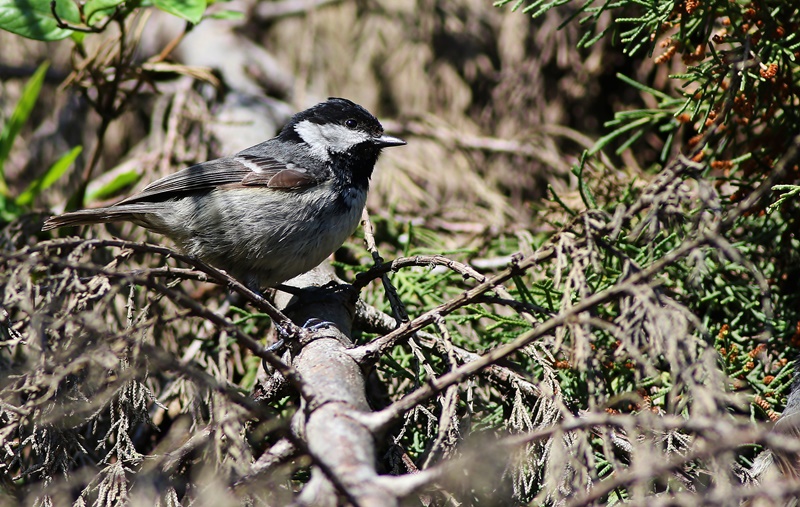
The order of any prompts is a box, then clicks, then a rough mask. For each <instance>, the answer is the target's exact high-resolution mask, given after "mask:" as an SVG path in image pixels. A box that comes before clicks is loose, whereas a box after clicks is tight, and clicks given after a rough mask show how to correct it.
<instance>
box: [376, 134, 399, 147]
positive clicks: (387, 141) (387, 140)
mask: <svg viewBox="0 0 800 507" xmlns="http://www.w3.org/2000/svg"><path fill="white" fill-rule="evenodd" d="M372 144H374V145H375V146H377V147H378V148H389V147H391V146H403V145H404V144H406V142H405V141H403V140H402V139H400V138H398V137H392V136H386V135H383V136H380V137H375V138H373V139H372Z"/></svg>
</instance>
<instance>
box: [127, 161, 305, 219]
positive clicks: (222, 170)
mask: <svg viewBox="0 0 800 507" xmlns="http://www.w3.org/2000/svg"><path fill="white" fill-rule="evenodd" d="M317 183H318V180H317V179H316V178H314V177H313V176H312V175H311V174H310V173H308V172H307V171H305V170H304V169H302V168H299V167H295V166H293V165H290V166H289V167H287V164H285V163H283V162H280V161H278V160H276V159H274V158H271V157H265V156H253V155H242V154H239V155H236V156H235V157H230V158H221V159H218V160H212V161H209V162H204V163H202V164H197V165H195V166H192V167H188V168H186V169H183V170H182V171H178V172H176V173H174V174H170V175H169V176H165V177H164V178H161V179H160V180H157V181H154V182H153V183H151V184H149V185H147V186H146V187H145V188H144V189H143V190H142V191H141V192H139V193H138V194H134V195H132V196H130V197H128V198H127V199H124V200H122V201H120V202H118V203H117V204H115V205H114V206H120V205H126V204H133V203H138V202H158V201H165V200H167V199H171V198H174V197H180V196H182V195H186V194H189V193H193V192H200V191H203V190H211V189H214V188H216V187H223V188H233V187H238V186H267V187H270V188H276V189H287V190H288V189H295V188H302V187H307V186H311V185H315V184H317Z"/></svg>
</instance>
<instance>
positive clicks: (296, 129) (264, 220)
mask: <svg viewBox="0 0 800 507" xmlns="http://www.w3.org/2000/svg"><path fill="white" fill-rule="evenodd" d="M404 144H406V142H405V141H403V140H402V139H398V138H396V137H392V136H388V135H385V134H384V132H383V126H382V125H381V124H380V122H379V121H378V120H377V118H375V117H374V116H373V115H372V114H370V113H369V112H368V111H367V110H366V109H364V108H363V107H361V106H359V105H358V104H355V103H353V102H351V101H349V100H347V99H341V98H334V97H332V98H329V99H328V100H327V101H325V102H322V103H320V104H317V105H316V106H314V107H312V108H310V109H307V110H305V111H302V112H300V113H297V114H295V115H294V116H293V117H292V118H291V119H290V120H289V123H288V124H286V126H285V127H283V129H282V130H281V132H280V133H279V134H278V136H277V137H274V138H273V139H270V140H268V141H265V142H263V143H261V144H257V145H255V146H253V147H251V148H247V149H246V150H243V151H240V152H239V153H237V154H236V155H234V156H232V157H225V158H220V159H216V160H211V161H208V162H203V163H201V164H197V165H194V166H192V167H189V168H187V169H183V170H182V171H179V172H177V173H175V174H171V175H169V176H166V177H164V178H162V179H160V180H157V181H155V182H153V183H151V184H149V185H148V186H146V187H145V188H144V189H143V190H142V191H141V192H139V193H138V194H135V195H132V196H130V197H128V198H127V199H124V200H122V201H120V202H118V203H116V204H113V205H111V206H109V207H107V208H96V209H85V210H80V211H75V212H72V213H65V214H63V215H58V216H54V217H50V218H49V219H48V220H47V221H45V223H44V226H43V227H42V230H45V231H46V230H50V229H55V228H57V227H65V226H74V225H87V224H96V223H107V222H121V221H128V222H132V223H134V224H137V225H140V226H142V227H144V228H146V229H150V230H152V231H155V232H157V233H159V234H163V235H164V236H167V237H168V238H170V239H172V240H173V241H174V242H175V243H176V244H177V245H178V247H179V248H180V249H181V250H183V251H184V252H185V253H187V254H189V255H193V256H195V257H197V258H199V259H201V260H203V261H206V262H208V263H210V264H212V265H214V266H216V267H218V268H221V269H224V270H225V271H227V272H228V273H230V274H231V275H233V276H235V277H236V278H238V279H239V280H241V281H242V282H244V283H245V284H246V285H247V286H248V287H250V288H251V289H254V290H260V289H261V288H266V287H272V286H275V285H277V284H280V283H281V282H284V281H286V280H289V279H290V278H293V277H295V276H297V275H299V274H302V273H305V272H306V271H309V270H310V269H312V268H314V267H315V266H317V265H318V264H320V263H321V262H322V261H323V260H325V259H326V258H327V257H328V256H329V255H330V254H331V253H333V252H334V251H335V250H336V249H337V248H339V247H340V246H341V245H342V243H344V241H345V240H346V239H347V238H348V237H349V236H350V235H351V234H352V233H353V232H354V231H355V229H356V227H357V226H358V223H359V220H360V218H361V212H362V210H363V209H364V206H365V204H366V200H367V190H368V188H369V179H370V177H371V176H372V171H373V169H374V168H375V163H376V162H377V160H378V156H379V155H380V153H381V150H382V149H383V148H388V147H391V146H402V145H404Z"/></svg>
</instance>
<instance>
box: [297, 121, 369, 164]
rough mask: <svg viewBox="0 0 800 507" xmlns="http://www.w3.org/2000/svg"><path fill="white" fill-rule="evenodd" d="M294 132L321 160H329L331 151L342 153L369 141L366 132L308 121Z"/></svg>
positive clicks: (299, 125)
mask: <svg viewBox="0 0 800 507" xmlns="http://www.w3.org/2000/svg"><path fill="white" fill-rule="evenodd" d="M294 130H295V132H297V134H298V135H299V136H300V137H301V138H302V139H303V141H305V142H306V144H308V146H309V148H311V154H312V155H314V156H315V157H317V158H319V159H320V160H328V159H329V158H330V157H329V155H328V152H329V151H330V152H334V153H342V152H345V151H347V150H349V149H350V148H352V147H353V146H355V145H357V144H360V143H363V142H365V141H368V140H369V135H368V134H366V133H365V132H360V131H358V130H350V129H349V128H347V127H343V126H341V125H318V124H316V123H312V122H310V121H308V120H305V121H301V122H300V123H298V124H297V125H295V127H294Z"/></svg>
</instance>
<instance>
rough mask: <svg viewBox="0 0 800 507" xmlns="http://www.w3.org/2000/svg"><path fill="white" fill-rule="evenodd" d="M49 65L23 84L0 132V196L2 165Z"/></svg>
mask: <svg viewBox="0 0 800 507" xmlns="http://www.w3.org/2000/svg"><path fill="white" fill-rule="evenodd" d="M0 1H1V0H0ZM49 65H50V64H49V63H48V62H44V63H43V64H41V65H39V68H38V69H36V72H34V73H33V76H31V78H30V79H29V80H28V82H27V83H25V87H24V88H23V89H22V96H21V97H20V98H19V102H17V105H16V107H15V108H14V112H12V113H11V117H10V118H9V119H8V121H6V124H5V125H3V130H2V131H1V132H0V194H2V195H6V196H7V195H8V186H7V185H6V179H5V172H3V165H5V162H6V160H8V154H9V153H11V147H12V146H13V145H14V139H16V137H17V134H19V131H20V130H21V129H22V126H23V125H25V122H26V121H28V117H29V116H30V115H31V111H32V110H33V106H34V104H36V99H38V98H39V92H40V91H41V89H42V83H44V76H45V73H46V72H47V67H48V66H49Z"/></svg>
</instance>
